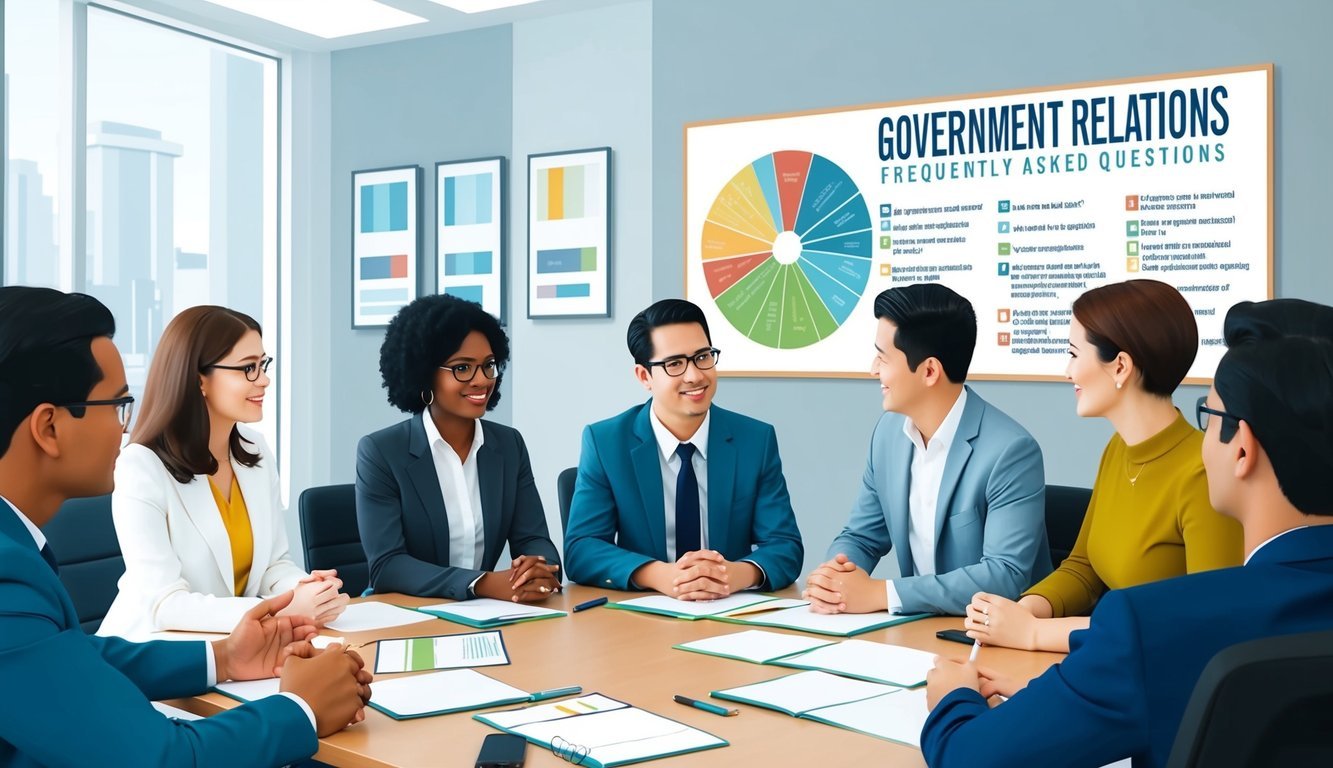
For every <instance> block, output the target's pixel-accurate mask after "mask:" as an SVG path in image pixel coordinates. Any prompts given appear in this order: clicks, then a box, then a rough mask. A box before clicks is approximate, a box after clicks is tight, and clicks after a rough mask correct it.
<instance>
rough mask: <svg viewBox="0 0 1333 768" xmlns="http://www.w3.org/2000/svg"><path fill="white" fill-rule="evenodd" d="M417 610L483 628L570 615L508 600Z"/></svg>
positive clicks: (443, 604) (428, 606)
mask: <svg viewBox="0 0 1333 768" xmlns="http://www.w3.org/2000/svg"><path fill="white" fill-rule="evenodd" d="M417 610H418V611H421V612H422V613H426V614H429V615H431V616H435V617H436V618H440V619H444V620H445V621H452V622H454V623H455V624H464V625H466V626H469V627H477V628H479V629H482V628H489V627H500V626H504V625H506V624H516V623H518V622H520V621H536V620H537V619H554V618H556V617H558V616H565V615H567V614H566V613H565V612H564V611H557V610H555V609H554V608H543V607H541V606H539V605H527V604H525V603H514V602H508V601H505V600H492V599H491V598H489V597H479V598H476V599H474V600H465V601H462V602H457V603H436V604H435V605H423V606H421V607H420V608H418V609H417Z"/></svg>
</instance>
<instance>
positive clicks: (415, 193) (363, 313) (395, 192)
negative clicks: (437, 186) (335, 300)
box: [352, 165, 422, 328]
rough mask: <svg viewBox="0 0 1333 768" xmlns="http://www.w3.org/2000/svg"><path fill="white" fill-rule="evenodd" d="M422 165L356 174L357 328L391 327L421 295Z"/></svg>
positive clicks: (354, 283)
mask: <svg viewBox="0 0 1333 768" xmlns="http://www.w3.org/2000/svg"><path fill="white" fill-rule="evenodd" d="M421 179H422V170H421V166H419V165H404V166H398V167H394V168H374V169H371V170H365V171H353V172H352V327H353V328H377V327H380V326H385V325H388V324H389V321H390V320H392V319H393V316H394V315H395V314H397V312H398V310H400V309H402V308H403V307H404V306H405V305H407V304H408V303H409V302H411V301H412V300H413V299H415V298H416V297H417V275H418V272H419V266H420V265H419V259H420V258H421V226H420V221H421Z"/></svg>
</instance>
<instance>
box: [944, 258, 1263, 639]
mask: <svg viewBox="0 0 1333 768" xmlns="http://www.w3.org/2000/svg"><path fill="white" fill-rule="evenodd" d="M1198 347H1199V331H1198V326H1197V325H1196V324H1195V322H1194V313H1193V311H1192V310H1191V309H1190V306H1189V303H1188V302H1186V301H1185V297H1183V296H1181V295H1180V293H1179V292H1178V291H1176V289H1175V288H1172V287H1171V286H1169V285H1167V284H1166V283H1161V282H1158V281H1156V280H1129V281H1126V282H1123V283H1113V284H1111V285H1105V286H1102V287H1100V288H1094V289H1092V290H1090V291H1088V292H1086V293H1084V294H1083V295H1082V296H1080V297H1079V298H1078V300H1077V301H1075V302H1074V317H1073V321H1072V322H1071V324H1070V329H1069V358H1070V359H1069V365H1068V367H1067V368H1066V369H1065V378H1067V379H1069V381H1070V382H1071V383H1072V384H1073V385H1074V398H1075V402H1076V403H1077V405H1076V406H1075V407H1076V409H1077V411H1078V415H1079V416H1084V417H1092V416H1101V417H1103V418H1105V419H1106V420H1107V421H1109V422H1111V425H1112V426H1113V427H1115V434H1114V435H1113V436H1112V437H1111V441H1110V442H1109V443H1108V444H1107V446H1106V450H1105V451H1104V452H1103V453H1102V461H1101V465H1100V466H1099V467H1098V468H1097V478H1096V480H1095V481H1094V483H1093V488H1092V500H1091V501H1090V502H1089V504H1088V511H1087V514H1086V515H1085V516H1084V518H1083V525H1082V527H1081V528H1080V529H1079V532H1078V539H1077V540H1076V541H1075V543H1074V548H1073V550H1071V552H1070V554H1069V557H1068V558H1066V559H1065V561H1064V562H1063V563H1061V564H1060V567H1058V568H1057V569H1056V570H1055V571H1054V572H1052V573H1051V575H1050V576H1047V577H1046V578H1045V579H1042V580H1041V581H1040V582H1038V583H1037V584H1036V585H1035V586H1034V587H1032V588H1031V589H1030V590H1028V591H1027V593H1025V594H1024V595H1023V596H1022V597H1021V598H1019V600H1018V601H1017V602H1014V601H1012V600H1006V599H1004V598H1001V597H998V596H995V595H988V594H985V593H978V594H977V595H976V596H974V597H973V598H972V603H971V604H970V605H969V606H968V608H967V619H966V620H965V622H964V626H965V627H966V629H967V634H968V636H969V637H971V638H973V639H974V640H977V641H979V642H980V643H981V644H982V645H1000V646H1007V647H1010V648H1021V649H1026V650H1040V651H1062V652H1068V651H1069V633H1070V632H1072V631H1074V630H1076V629H1087V627H1088V615H1089V614H1090V613H1091V612H1092V608H1093V606H1094V605H1096V603H1097V600H1098V598H1100V597H1101V595H1102V593H1104V592H1105V591H1106V590H1108V589H1122V588H1124V587H1132V586H1135V585H1138V584H1144V583H1146V582H1150V581H1157V580H1159V579H1166V578H1171V577H1173V576H1182V575H1184V574H1187V573H1196V572H1198V571H1206V570H1211V569H1214V568H1225V567H1228V566H1233V565H1240V563H1241V555H1242V551H1241V531H1240V526H1239V525H1238V524H1237V523H1236V521H1235V520H1232V519H1230V518H1227V517H1223V516H1222V515H1219V514H1218V513H1217V512H1216V511H1214V510H1213V508H1212V505H1211V504H1210V503H1209V501H1208V481H1207V478H1206V477H1205V476H1204V471H1203V458H1202V456H1201V451H1200V448H1201V446H1202V439H1203V435H1202V433H1201V432H1199V431H1198V430H1196V429H1194V427H1193V426H1192V425H1191V424H1190V423H1189V422H1188V421H1186V420H1185V417H1183V416H1181V414H1180V411H1178V410H1177V409H1176V407H1175V405H1174V404H1172V402H1171V394H1172V393H1173V392H1175V389H1176V387H1177V386H1179V385H1180V382H1181V381H1182V380H1184V378H1185V374H1186V373H1187V372H1188V371H1189V368H1190V366H1191V365H1193V364H1194V356H1195V354H1196V353H1197V351H1198Z"/></svg>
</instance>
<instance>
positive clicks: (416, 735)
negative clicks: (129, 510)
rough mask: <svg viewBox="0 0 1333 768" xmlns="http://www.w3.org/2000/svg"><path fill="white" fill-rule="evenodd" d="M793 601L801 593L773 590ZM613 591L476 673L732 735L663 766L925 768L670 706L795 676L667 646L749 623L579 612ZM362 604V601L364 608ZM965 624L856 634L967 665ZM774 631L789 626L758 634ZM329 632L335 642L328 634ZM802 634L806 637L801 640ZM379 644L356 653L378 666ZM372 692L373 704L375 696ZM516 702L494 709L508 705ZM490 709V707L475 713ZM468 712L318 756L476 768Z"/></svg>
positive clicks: (322, 750)
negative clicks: (678, 698) (955, 636)
mask: <svg viewBox="0 0 1333 768" xmlns="http://www.w3.org/2000/svg"><path fill="white" fill-rule="evenodd" d="M777 594H779V595H781V596H786V597H795V596H796V591H795V590H794V589H788V590H784V591H783V592H779V593H777ZM602 595H605V596H607V597H608V598H609V599H610V600H612V601H616V600H623V599H627V598H630V597H635V596H641V595H642V593H638V594H635V593H626V592H616V591H610V590H604V589H596V588H592V587H583V586H568V587H566V589H565V591H564V593H563V594H560V595H557V596H556V597H554V598H552V599H551V600H549V601H547V602H546V603H544V604H543V605H546V606H548V607H551V608H557V609H560V610H564V611H569V612H570V613H569V615H568V616H564V617H558V618H554V619H546V620H542V621H532V622H525V623H520V624H513V625H509V626H505V627H501V628H500V630H501V631H502V632H503V636H504V642H505V645H506V647H507V648H508V651H509V656H510V662H511V663H510V664H509V665H507V666H495V667H482V668H479V670H478V671H480V672H482V673H483V674H486V675H488V676H491V677H493V678H495V679H497V680H500V681H503V682H505V683H508V684H510V685H513V686H515V687H518V688H521V689H523V690H526V691H541V690H548V689H551V688H560V687H564V686H569V685H581V686H583V692H584V693H585V694H588V693H602V694H605V695H607V696H609V697H612V698H615V699H619V700H621V701H625V702H627V703H629V704H632V705H634V706H636V707H639V708H640V709H646V710H649V711H651V712H655V713H657V714H659V715H663V716H666V717H669V718H672V719H674V720H678V721H680V722H682V723H686V724H688V725H692V726H694V727H696V728H699V729H702V730H704V731H707V732H709V733H712V734H714V735H715V736H719V737H721V738H723V739H726V740H727V741H729V742H730V746H727V747H722V748H720V749H713V750H708V751H704V752H695V753H692V754H685V755H678V756H675V757H669V758H663V759H661V760H654V761H652V762H653V764H659V763H660V764H662V765H664V766H677V767H678V768H679V767H681V766H690V768H694V767H695V766H698V767H699V768H710V767H712V766H728V767H729V768H734V766H736V765H748V766H759V765H818V764H826V763H830V762H835V763H837V764H841V765H874V766H879V767H890V766H891V767H896V766H922V765H924V764H925V762H924V761H923V759H922V757H921V752H920V751H918V750H916V749H914V748H912V747H910V746H906V745H903V744H898V743H895V742H890V741H885V740H882V739H878V738H875V737H872V736H867V735H864V734H860V733H856V732H853V731H848V730H844V729H841V728H835V727H833V726H829V725H824V724H821V723H816V722H812V721H808V720H803V719H797V718H794V717H791V716H789V715H786V714H783V713H780V712H775V711H771V710H767V709H762V708H759V707H754V706H747V705H744V704H733V703H729V702H720V701H717V700H713V701H714V702H715V703H719V704H726V705H727V706H729V707H737V708H739V709H740V711H741V713H740V715H739V716H737V717H719V716H717V715H713V714H709V713H707V712H703V711H700V710H697V709H693V708H691V707H686V706H682V705H680V704H677V703H675V702H674V701H672V695H673V694H683V695H685V696H689V697H691V698H695V699H704V700H708V699H709V696H708V694H709V691H714V690H719V689H722V688H731V687H734V686H738V685H746V684H749V683H756V682H762V681H764V680H770V679H772V678H775V677H779V676H782V675H785V674H790V673H792V672H793V671H794V670H791V669H787V668H783V667H775V666H769V665H764V664H750V663H747V662H744V661H736V660H732V659H724V658H719V657H714V656H707V655H704V654H698V653H687V652H684V651H680V650H676V649H673V648H672V647H671V646H673V645H675V644H677V643H684V642H688V641H691V640H698V639H701V638H705V637H712V636H715V635H722V634H729V633H732V632H742V631H745V630H746V629H750V627H747V626H742V625H737V624H730V623H724V622H718V621H710V620H698V621H686V620H683V619H675V618H670V617H666V616H654V615H649V614H643V613H637V612H631V611H620V610H610V609H607V608H605V607H600V608H593V609H589V610H586V611H581V612H579V613H573V612H572V609H573V607H574V606H575V605H576V604H578V603H580V602H583V601H586V600H590V599H592V598H595V597H599V596H602ZM364 600H378V601H382V602H386V603H391V604H394V605H399V606H404V607H418V606H423V605H429V604H434V603H439V602H440V600H438V599H435V598H418V597H408V596H406V595H396V594H385V595H375V596H372V597H368V598H364ZM358 602H360V601H358ZM961 626H962V619H961V618H957V617H935V618H929V619H921V620H918V621H912V622H908V623H905V624H900V625H898V626H894V627H889V628H886V629H881V630H876V631H873V632H868V633H865V634H861V635H858V636H857V637H858V638H859V639H863V640H875V641H879V642H885V643H893V644H896V645H903V646H908V647H912V648H918V649H921V650H925V651H930V652H932V653H938V654H940V655H943V656H949V657H953V658H957V659H965V658H966V657H967V655H968V652H969V651H970V648H969V646H966V645H962V644H960V643H955V642H949V641H946V640H940V639H938V638H936V637H935V633H936V632H937V631H938V630H941V629H950V628H960V627H961ZM756 629H767V630H769V631H773V632H785V631H787V630H780V629H772V628H768V627H756ZM475 631H477V630H475V629H471V628H469V627H466V626H463V625H460V624H455V623H451V622H447V621H443V620H441V619H434V618H432V619H430V620H429V621H427V622H421V623H417V624H409V625H406V626H400V627H393V628H389V629H383V630H377V631H371V632H361V633H349V634H343V635H340V636H342V637H345V638H346V640H347V642H348V643H349V644H355V643H363V642H366V641H372V640H381V639H387V638H394V637H420V636H426V635H442V634H456V633H462V632H475ZM323 634H329V635H337V634H338V633H335V632H331V631H326V632H324V633H323ZM797 634H799V633H797ZM375 647H376V646H375V645H374V644H371V645H367V646H365V647H363V648H360V649H359V650H358V652H359V653H360V654H361V655H362V656H363V657H364V658H365V660H366V664H367V666H368V667H369V668H371V669H373V668H374V664H375V659H374V657H375ZM1061 658H1062V654H1056V653H1030V652H1026V651H1015V650H1010V649H1007V648H982V649H981V652H980V656H979V659H978V662H979V663H980V664H983V665H985V666H989V667H992V668H994V669H996V670H997V671H1000V672H1002V673H1004V674H1007V675H1009V676H1011V677H1013V678H1015V679H1017V680H1023V681H1026V680H1030V679H1032V678H1033V677H1036V676H1037V675H1039V674H1041V673H1042V672H1043V671H1045V670H1046V668H1047V667H1049V666H1050V665H1051V664H1054V663H1055V662H1057V661H1059V660H1060V659H1061ZM373 688H374V686H373V684H372V698H373ZM170 703H172V704H174V705H175V706H178V707H181V708H183V709H186V710H188V711H191V712H194V713H196V714H199V715H211V714H214V713H216V712H219V711H221V710H224V709H228V708H231V707H235V706H239V704H238V702H236V701H234V700H232V699H230V698H227V697H226V696H223V695H221V694H218V693H210V694H206V695H204V696H198V697H195V698H191V699H180V700H176V701H172V702H170ZM514 706H515V705H512V704H511V705H508V706H505V707H495V708H492V709H493V710H502V709H512V708H514ZM479 711H489V710H479ZM473 714H475V713H474V712H462V713H456V714H449V715H439V716H435V717H424V718H418V719H414V720H401V721H400V720H394V719H392V718H390V717H389V716H387V715H385V714H383V713H381V712H379V711H378V710H375V709H373V708H367V709H366V719H365V721H364V722H362V723H358V724H357V725H354V726H352V727H350V728H347V729H345V730H343V731H341V732H339V733H336V734H334V735H332V736H330V737H328V738H325V739H321V740H320V747H319V753H318V754H317V755H316V756H315V758H316V759H317V760H320V761H322V762H325V763H329V764H331V765H335V766H345V767H346V768H390V767H393V766H402V767H404V768H407V767H411V766H471V765H473V763H474V761H475V760H476V756H477V751H478V750H479V749H480V748H481V742H482V739H483V738H485V736H486V735H487V734H491V733H498V732H499V731H497V730H495V729H493V728H490V727H488V726H486V725H483V724H482V723H480V722H477V721H475V720H473V719H472V715H473ZM526 765H528V766H532V767H533V768H547V767H551V768H553V767H555V766H561V765H567V763H565V761H564V760H562V759H560V758H558V757H556V756H555V755H554V754H552V753H551V752H550V751H549V750H546V749H543V748H541V747H537V746H535V745H529V746H528V751H527V762H526Z"/></svg>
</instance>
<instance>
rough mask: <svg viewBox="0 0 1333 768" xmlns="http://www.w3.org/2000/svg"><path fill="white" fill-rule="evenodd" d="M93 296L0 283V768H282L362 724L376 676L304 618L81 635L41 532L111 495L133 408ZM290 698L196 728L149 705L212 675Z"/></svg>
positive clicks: (273, 609)
mask: <svg viewBox="0 0 1333 768" xmlns="http://www.w3.org/2000/svg"><path fill="white" fill-rule="evenodd" d="M114 331H115V321H114V320H113V318H112V316H111V313H110V312H109V311H108V310H107V308H106V307H105V306H103V305H102V304H101V303H100V302H98V301H97V300H96V299H94V298H92V297H90V296H85V295H82V294H68V295H67V294H64V293H61V292H59V291H54V290H51V289H48V288H26V287H7V288H0V679H4V680H5V681H6V683H5V684H6V686H7V689H8V690H9V691H10V692H11V695H8V696H5V697H4V699H3V701H2V702H0V765H4V766H36V765H43V766H60V765H102V766H174V765H180V766H204V765H216V766H222V765H283V764H285V763H289V762H291V761H293V760H297V759H301V758H305V757H309V756H310V755H312V754H314V752H315V750H316V747H317V746H318V743H317V741H316V735H317V734H318V735H319V736H327V735H329V734H331V733H334V732H335V731H338V730H341V729H342V728H343V727H345V726H346V725H347V724H348V723H349V722H351V721H353V720H354V719H356V720H359V719H361V718H362V717H363V716H364V715H363V712H362V709H363V707H364V705H365V702H366V701H367V700H368V699H369V697H370V688H369V685H368V683H369V682H370V673H369V672H367V671H365V670H363V669H362V668H361V663H360V658H359V657H358V656H356V655H355V654H354V653H352V652H350V651H348V652H346V653H344V652H343V651H342V649H341V648H340V647H338V646H331V647H330V649H329V650H328V651H325V652H323V653H317V652H316V651H315V650H314V649H313V648H311V647H310V643H309V641H308V640H307V639H306V638H308V637H309V636H310V635H313V634H314V631H315V628H314V626H313V624H312V622H311V620H310V619H309V618H293V617H285V616H284V617H277V616H275V615H274V614H276V613H277V612H278V611H280V610H282V609H283V608H285V607H286V606H287V605H288V603H290V602H291V599H292V593H291V592H288V593H287V594H285V595H280V596H278V597H274V598H271V599H269V600H265V601H264V602H263V603H262V604H260V605H258V606H256V607H255V608H254V609H252V610H251V611H250V612H249V613H247V614H246V615H245V618H244V619H243V620H242V621H241V623H240V624H238V625H237V627H236V630H235V631H234V632H233V633H232V634H231V635H230V636H229V637H227V638H226V639H223V640H218V641H215V642H212V643H191V642H163V641H158V642H152V643H142V644H138V643H129V642H126V641H124V640H121V639H119V638H106V637H90V636H88V635H85V634H84V633H83V630H82V629H81V628H80V626H79V621H78V617H77V615H76V614H75V611H74V605H73V603H72V602H71V601H70V597H69V594H68V593H67V592H66V591H65V588H64V587H63V586H62V585H61V583H60V579H59V578H58V576H57V575H56V571H57V567H58V566H57V561H56V558H55V556H54V554H52V552H51V548H50V547H49V546H48V545H47V543H46V538H45V537H44V536H43V535H42V532H41V526H42V525H43V524H45V523H46V522H47V521H49V520H50V519H51V518H52V517H54V516H55V514H56V512H57V511H58V510H59V509H60V505H61V504H62V503H63V502H64V501H65V499H68V498H72V497H78V496H96V495H101V494H106V493H110V492H111V487H112V483H113V474H112V470H113V468H114V465H115V460H116V454H117V452H118V451H119V448H120V439H121V436H122V435H123V434H124V430H125V426H126V424H127V423H128V422H129V416H130V412H131V408H132V406H133V403H134V398H133V397H130V396H129V394H128V393H129V387H128V386H126V383H125V368H124V366H123V365H122V363H121V360H120V354H119V353H118V352H117V351H116V346H115V344H114V343H112V341H111V335H112V333H113V332H114ZM279 669H280V670H281V676H282V683H281V687H282V690H283V694H282V695H280V696H273V697H269V698H265V699H262V700H260V701H256V702H254V703H252V704H248V705H246V706H243V707H238V708H236V709H234V710H231V711H230V712H225V713H222V714H219V715H216V716H214V717H210V718H207V719H204V720H199V721H196V722H185V721H177V720H172V719H169V718H166V717H164V716H162V715H161V714H159V713H158V712H157V711H156V710H154V709H153V707H152V705H151V704H150V703H149V700H150V699H165V698H173V697H179V696H190V695H195V694H199V693H203V692H204V691H206V690H207V689H208V688H209V687H210V686H212V685H213V684H214V683H215V682H216V681H218V680H227V679H233V680H248V679H258V678H266V677H273V676H274V674H276V673H277V672H278V670H279Z"/></svg>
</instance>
